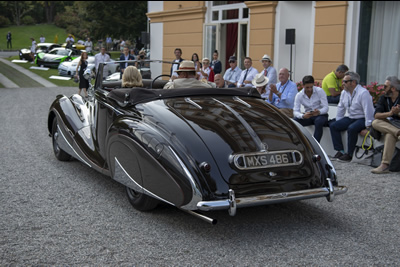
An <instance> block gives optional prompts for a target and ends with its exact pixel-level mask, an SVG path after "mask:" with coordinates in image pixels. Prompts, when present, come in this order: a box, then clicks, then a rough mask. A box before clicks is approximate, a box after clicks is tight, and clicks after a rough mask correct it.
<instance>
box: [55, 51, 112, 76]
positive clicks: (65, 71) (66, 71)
mask: <svg viewBox="0 0 400 267" xmlns="http://www.w3.org/2000/svg"><path fill="white" fill-rule="evenodd" d="M79 60H81V57H78V58H76V59H74V60H72V61H64V62H62V63H61V64H60V65H59V66H58V74H59V75H60V76H75V73H76V66H78V63H79ZM110 62H114V60H112V59H110ZM119 68H120V67H119V64H111V65H110V66H109V68H108V74H109V75H111V74H113V73H116V72H118V74H119ZM88 69H90V70H91V71H92V73H93V74H94V73H95V72H96V70H95V59H94V56H89V57H88ZM118 77H119V76H118Z"/></svg>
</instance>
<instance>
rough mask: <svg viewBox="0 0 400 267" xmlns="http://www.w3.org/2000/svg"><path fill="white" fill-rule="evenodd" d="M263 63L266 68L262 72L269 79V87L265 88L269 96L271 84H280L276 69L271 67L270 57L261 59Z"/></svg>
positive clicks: (266, 56)
mask: <svg viewBox="0 0 400 267" xmlns="http://www.w3.org/2000/svg"><path fill="white" fill-rule="evenodd" d="M261 63H262V65H263V67H264V69H263V71H262V72H263V74H264V76H265V77H267V78H268V84H267V87H266V88H265V90H266V94H269V91H270V89H271V84H276V83H277V82H278V75H277V73H276V69H275V68H274V67H272V66H271V65H272V60H271V58H270V56H268V55H267V54H265V55H264V56H263V57H262V59H261Z"/></svg>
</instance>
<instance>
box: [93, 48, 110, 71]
mask: <svg viewBox="0 0 400 267" xmlns="http://www.w3.org/2000/svg"><path fill="white" fill-rule="evenodd" d="M109 61H110V56H109V55H108V54H106V48H105V47H102V48H101V50H100V53H98V54H96V55H95V56H94V62H95V67H96V73H98V71H99V65H100V63H105V62H109ZM107 75H108V68H107V65H104V68H103V79H104V78H105V77H107Z"/></svg>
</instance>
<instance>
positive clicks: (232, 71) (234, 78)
mask: <svg viewBox="0 0 400 267" xmlns="http://www.w3.org/2000/svg"><path fill="white" fill-rule="evenodd" d="M229 66H230V68H229V69H227V70H226V71H225V74H224V80H225V83H226V85H227V86H228V87H236V84H237V82H238V81H239V78H240V74H241V73H242V69H240V68H239V67H238V66H237V60H236V57H235V56H231V57H229Z"/></svg>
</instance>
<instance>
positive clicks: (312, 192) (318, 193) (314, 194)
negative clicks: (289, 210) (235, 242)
mask: <svg viewBox="0 0 400 267" xmlns="http://www.w3.org/2000/svg"><path fill="white" fill-rule="evenodd" d="M332 189H333V191H334V192H335V195H341V194H344V193H346V192H347V187H346V186H335V187H333V188H332ZM329 195H330V189H329V188H327V187H323V188H316V189H307V190H301V191H294V192H283V193H276V194H268V195H260V196H254V197H244V198H236V200H235V202H236V206H237V207H238V208H243V207H252V206H261V205H268V204H276V203H282V202H288V201H297V200H303V199H310V198H318V197H328V196H329ZM197 208H198V209H199V210H202V211H211V210H229V209H230V201H229V199H225V200H216V201H201V202H199V203H197Z"/></svg>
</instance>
